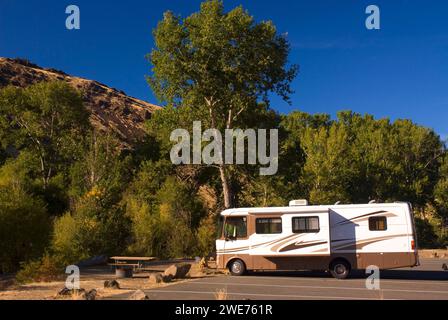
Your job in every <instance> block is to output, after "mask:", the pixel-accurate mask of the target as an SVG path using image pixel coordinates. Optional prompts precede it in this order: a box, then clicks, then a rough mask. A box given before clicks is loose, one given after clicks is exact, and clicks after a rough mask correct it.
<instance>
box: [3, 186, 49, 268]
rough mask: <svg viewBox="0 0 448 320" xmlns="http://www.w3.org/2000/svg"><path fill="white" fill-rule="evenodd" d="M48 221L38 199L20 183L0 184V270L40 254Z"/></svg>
mask: <svg viewBox="0 0 448 320" xmlns="http://www.w3.org/2000/svg"><path fill="white" fill-rule="evenodd" d="M50 228H51V223H50V220H49V218H48V216H47V212H46V210H45V206H44V204H43V203H42V201H40V200H39V199H37V198H35V197H33V196H32V195H30V194H28V193H26V192H25V191H24V190H23V189H22V188H20V187H17V188H15V187H4V186H0V272H11V271H15V270H17V269H18V268H19V266H20V263H21V262H25V261H28V260H32V259H36V258H38V257H40V256H41V255H42V253H43V252H44V249H45V247H46V246H47V244H48V242H49V238H50Z"/></svg>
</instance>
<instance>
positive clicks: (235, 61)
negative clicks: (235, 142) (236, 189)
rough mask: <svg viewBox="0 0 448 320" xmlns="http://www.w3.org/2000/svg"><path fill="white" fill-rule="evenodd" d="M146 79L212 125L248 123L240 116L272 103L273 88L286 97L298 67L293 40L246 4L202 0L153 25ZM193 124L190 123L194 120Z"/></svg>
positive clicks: (225, 182) (226, 196) (227, 188)
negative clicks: (291, 57) (292, 60)
mask: <svg viewBox="0 0 448 320" xmlns="http://www.w3.org/2000/svg"><path fill="white" fill-rule="evenodd" d="M154 38H155V43H156V48H155V49H154V50H153V51H152V53H151V54H150V56H149V60H150V62H151V63H152V65H153V69H152V71H153V75H152V76H151V77H149V78H148V81H149V83H150V85H151V87H152V88H153V91H154V92H155V94H156V95H157V97H158V98H159V100H161V101H165V102H167V103H168V104H169V105H171V106H173V107H176V108H186V109H188V110H189V114H190V116H191V119H197V120H200V119H206V121H207V123H206V124H203V125H207V126H208V127H209V128H216V129H219V130H224V129H225V128H228V129H230V128H234V127H239V128H244V123H243V122H242V119H243V118H244V117H245V116H246V117H247V116H250V115H251V114H252V113H253V111H254V110H256V109H257V108H259V101H260V100H263V101H264V102H265V103H266V104H268V102H269V99H268V94H269V92H275V93H277V94H279V95H280V96H281V97H283V98H284V99H285V100H288V96H289V94H290V93H291V89H290V85H289V84H290V82H291V80H292V79H293V78H294V76H295V75H296V73H297V67H296V66H291V67H290V68H288V67H287V57H288V53H289V44H288V42H287V40H286V38H285V36H283V35H278V34H277V30H276V28H275V26H274V25H273V23H272V22H260V23H256V22H255V20H254V18H253V17H252V16H250V15H249V13H248V12H247V11H245V10H244V9H243V8H242V7H237V8H235V9H233V10H231V11H230V12H227V13H226V12H224V8H223V4H222V2H221V1H217V0H212V1H206V2H203V3H202V4H201V8H200V11H199V12H197V13H194V14H192V15H190V16H189V17H187V18H185V19H183V20H181V19H180V18H179V17H177V16H175V15H174V14H173V13H171V12H166V13H165V15H164V19H163V20H162V21H161V22H160V23H159V24H158V26H157V28H156V29H155V30H154ZM190 123H191V122H190ZM218 169H219V176H220V179H221V184H222V190H223V200H224V207H226V208H228V207H230V206H231V205H232V203H231V202H232V190H231V185H230V183H229V173H228V170H227V166H226V165H225V164H220V165H219V166H218Z"/></svg>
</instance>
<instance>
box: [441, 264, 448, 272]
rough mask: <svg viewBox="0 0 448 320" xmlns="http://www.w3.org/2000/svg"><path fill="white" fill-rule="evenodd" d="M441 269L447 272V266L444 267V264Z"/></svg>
mask: <svg viewBox="0 0 448 320" xmlns="http://www.w3.org/2000/svg"><path fill="white" fill-rule="evenodd" d="M442 269H443V270H445V271H448V266H447V265H446V263H444V264H443V265H442Z"/></svg>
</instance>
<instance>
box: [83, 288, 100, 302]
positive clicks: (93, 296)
mask: <svg viewBox="0 0 448 320" xmlns="http://www.w3.org/2000/svg"><path fill="white" fill-rule="evenodd" d="M96 295H97V292H96V290H95V289H92V290H90V291H89V292H87V293H86V294H85V295H84V297H85V299H86V300H95V299H96Z"/></svg>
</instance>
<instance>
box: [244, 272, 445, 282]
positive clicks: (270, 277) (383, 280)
mask: <svg viewBox="0 0 448 320" xmlns="http://www.w3.org/2000/svg"><path fill="white" fill-rule="evenodd" d="M431 271H432V270H431ZM240 278H241V279H255V278H257V277H255V276H250V277H248V276H243V277H240ZM258 278H259V279H278V280H279V279H282V280H289V281H291V280H292V279H294V280H300V281H302V280H306V281H324V282H330V281H331V282H339V283H341V282H342V281H346V282H350V283H356V282H358V281H360V282H361V283H364V281H365V280H366V279H362V278H358V279H345V280H338V279H331V278H329V279H327V278H309V277H297V276H294V277H286V276H278V277H272V276H260V277H258ZM381 282H385V283H394V284H402V283H413V284H438V285H442V284H445V285H448V271H447V279H446V280H416V281H406V280H400V279H390V278H389V279H381Z"/></svg>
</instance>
